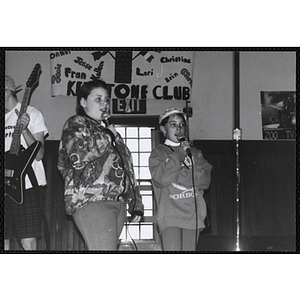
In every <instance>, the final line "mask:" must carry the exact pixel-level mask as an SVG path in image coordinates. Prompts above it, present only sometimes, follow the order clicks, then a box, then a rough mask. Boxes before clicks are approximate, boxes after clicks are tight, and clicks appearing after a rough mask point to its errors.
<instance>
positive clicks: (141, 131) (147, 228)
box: [115, 125, 154, 240]
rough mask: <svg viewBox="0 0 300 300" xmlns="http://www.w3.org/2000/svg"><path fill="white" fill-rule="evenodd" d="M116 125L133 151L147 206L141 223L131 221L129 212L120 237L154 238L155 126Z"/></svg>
mask: <svg viewBox="0 0 300 300" xmlns="http://www.w3.org/2000/svg"><path fill="white" fill-rule="evenodd" d="M115 127H116V129H117V131H118V132H119V133H120V134H121V136H122V138H123V139H124V142H125V143H126V145H127V146H128V148H129V149H130V151H131V154H132V159H133V167H134V172H135V176H136V179H137V182H138V184H139V186H140V191H141V195H142V200H143V204H144V207H145V211H144V218H143V219H142V221H141V222H140V223H130V221H131V218H130V214H129V213H128V212H127V221H126V223H125V226H124V228H123V231H122V233H121V236H120V239H121V240H127V239H138V240H153V239H154V224H153V214H154V213H153V192H152V184H151V175H150V171H149V168H148V159H149V156H150V153H151V151H152V148H153V145H152V134H151V133H152V130H153V129H154V127H141V126H140V127H133V126H129V125H128V126H127V125H126V126H124V125H115Z"/></svg>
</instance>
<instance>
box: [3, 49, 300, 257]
mask: <svg viewBox="0 0 300 300" xmlns="http://www.w3.org/2000/svg"><path fill="white" fill-rule="evenodd" d="M20 66H22V68H20ZM295 82H296V50H293V49H290V50H284V49H282V50H281V51H268V49H261V50H260V51H257V50H251V49H250V50H247V51H245V50H243V49H232V50H227V49H223V51H216V50H214V49H211V50H209V51H208V50H205V49H201V48H198V49H192V48H182V49H176V50H173V49H172V48H167V49H166V48H153V49H152V48H130V47H128V48H89V49H82V50H81V49H79V48H76V49H74V50H73V49H72V48H68V49H67V48H61V49H59V48H53V49H43V48H37V49H34V50H30V49H28V50H27V49H7V50H5V201H4V213H5V214H4V216H5V218H4V220H5V223H4V241H5V249H4V250H5V251H41V252H43V251H54V252H56V251H57V252H59V251H67V252H68V251H69V252H74V251H75V252H77V251H78V252H88V251H99V252H105V251H109V252H117V253H120V252H126V251H129V252H133V253H138V252H158V253H165V252H179V253H180V252H209V251H219V252H221V251H228V252H236V251H246V252H251V251H261V252H267V251H283V252H285V251H291V252H293V251H295V250H296V226H295V222H296V219H295V213H296V207H295V200H296V198H295V188H296V185H295V127H296V115H295V104H296V103H295V96H296V86H295ZM278 89H279V91H278V92H276V90H278ZM266 91H269V92H266ZM262 128H263V130H262ZM275 134H277V135H276V136H275ZM282 134H284V136H282ZM274 136H275V137H276V139H275V138H274Z"/></svg>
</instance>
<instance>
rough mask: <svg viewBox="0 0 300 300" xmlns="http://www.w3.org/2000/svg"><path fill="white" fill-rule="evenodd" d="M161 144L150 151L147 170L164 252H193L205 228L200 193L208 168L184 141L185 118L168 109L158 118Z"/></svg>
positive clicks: (174, 110)
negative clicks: (150, 180) (162, 138)
mask: <svg viewBox="0 0 300 300" xmlns="http://www.w3.org/2000/svg"><path fill="white" fill-rule="evenodd" d="M159 125H160V130H161V132H162V133H163V135H164V136H165V141H164V143H163V144H160V145H158V146H157V147H156V148H155V149H153V150H152V152H151V155H150V157H149V169H150V173H151V177H152V183H153V189H154V194H155V199H156V204H157V215H156V222H157V225H158V228H159V231H160V234H161V238H162V246H163V250H164V251H195V250H196V247H197V243H198V239H199V234H200V231H201V230H203V229H204V228H205V225H204V220H205V218H206V204H205V201H204V198H203V194H204V190H206V189H208V187H209V185H210V180H211V170H212V166H211V165H210V164H209V163H208V162H207V161H206V160H205V159H204V157H203V155H202V153H201V151H200V150H198V149H196V148H194V147H191V146H190V143H189V142H188V141H185V135H186V131H187V128H186V127H187V124H186V115H185V114H184V113H183V112H182V111H181V110H180V109H177V108H168V109H167V110H166V111H165V112H163V113H162V114H161V116H160V118H159Z"/></svg>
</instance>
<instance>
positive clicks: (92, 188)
mask: <svg viewBox="0 0 300 300" xmlns="http://www.w3.org/2000/svg"><path fill="white" fill-rule="evenodd" d="M76 112H77V115H75V116H72V117H70V118H69V119H68V120H67V121H66V123H65V126H64V128H63V132H62V137H61V142H60V145H59V156H58V169H59V171H60V172H61V174H62V176H63V179H64V183H65V186H64V188H65V193H64V198H65V199H64V200H65V208H66V213H67V214H69V215H72V216H73V219H74V221H75V224H76V226H77V227H78V229H79V231H80V232H81V234H82V236H83V238H84V240H85V242H86V245H87V247H88V249H89V250H117V244H118V239H119V236H120V234H121V231H122V228H123V224H124V221H125V216H126V214H125V211H126V209H125V208H126V206H125V205H126V204H128V207H129V210H128V211H129V213H130V214H131V215H132V217H133V221H134V222H139V221H140V220H141V218H142V216H143V212H144V206H143V203H142V197H141V194H140V191H139V188H138V185H137V182H136V180H135V176H134V171H133V165H132V157H131V153H130V151H129V149H128V148H127V146H126V145H125V143H124V142H123V140H122V138H121V136H120V134H119V133H118V132H117V131H116V130H115V128H114V126H113V125H110V126H108V127H105V121H106V120H107V119H108V118H109V117H110V114H109V92H108V87H107V85H106V83H105V82H103V81H101V80H94V81H89V82H86V83H84V84H83V86H82V87H81V88H80V89H79V91H78V93H77V107H76Z"/></svg>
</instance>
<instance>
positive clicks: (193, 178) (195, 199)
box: [178, 136, 198, 251]
mask: <svg viewBox="0 0 300 300" xmlns="http://www.w3.org/2000/svg"><path fill="white" fill-rule="evenodd" d="M178 140H179V141H180V142H183V141H185V136H180V137H178ZM185 151H186V153H187V155H188V157H189V158H190V159H191V163H192V185H193V193H194V202H195V212H196V232H195V251H196V250H197V246H198V234H197V231H198V206H197V195H196V185H195V174H194V171H195V166H194V160H193V156H192V153H191V150H190V148H187V149H186V150H185Z"/></svg>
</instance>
